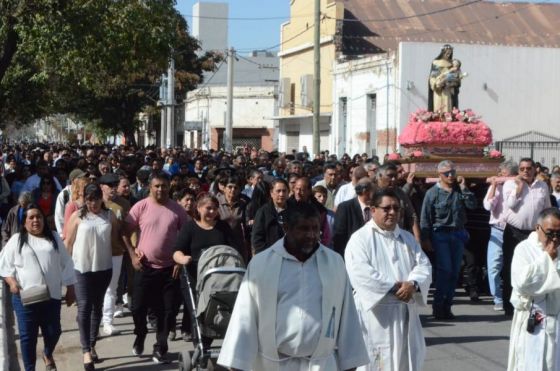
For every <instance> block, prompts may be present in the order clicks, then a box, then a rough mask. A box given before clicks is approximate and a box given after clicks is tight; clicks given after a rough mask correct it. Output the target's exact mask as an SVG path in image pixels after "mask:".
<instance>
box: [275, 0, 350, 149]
mask: <svg viewBox="0 0 560 371" xmlns="http://www.w3.org/2000/svg"><path fill="white" fill-rule="evenodd" d="M313 11H314V2H313V1H310V0H292V1H291V4H290V21H288V22H286V23H284V24H282V26H281V37H280V42H281V49H280V53H279V54H278V56H279V57H280V85H279V90H278V105H279V115H278V116H277V117H275V118H277V119H278V130H279V132H278V149H279V150H280V151H282V152H291V151H292V150H296V151H302V150H303V149H304V147H306V149H307V150H308V151H309V152H312V148H311V146H312V142H313V140H312V123H313V68H314V63H313V61H314V59H313V55H314V54H313V35H314V16H313ZM343 12H344V6H343V3H342V2H337V1H335V0H321V14H322V19H321V24H320V28H321V120H320V130H321V133H320V134H321V149H328V147H329V138H330V134H331V115H332V111H333V108H332V81H333V80H332V76H333V73H332V72H333V71H332V65H333V61H334V59H335V56H336V47H335V44H336V43H335V41H336V40H335V39H336V33H337V22H336V19H337V18H342V16H343Z"/></svg>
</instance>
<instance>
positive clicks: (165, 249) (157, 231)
mask: <svg viewBox="0 0 560 371" xmlns="http://www.w3.org/2000/svg"><path fill="white" fill-rule="evenodd" d="M189 219H190V217H189V216H188V215H187V212H186V211H185V209H183V208H182V207H181V205H179V204H178V203H177V202H175V201H173V200H168V201H167V203H166V204H165V205H162V204H159V203H157V202H156V201H155V200H153V199H152V197H147V198H145V199H143V200H141V201H138V202H137V203H136V204H135V205H134V206H133V207H132V209H130V212H129V213H128V215H127V217H126V224H127V229H128V231H129V232H134V231H138V246H137V247H136V248H137V249H138V250H139V251H141V252H142V253H144V265H146V266H148V267H151V268H156V269H161V268H167V267H170V266H172V265H174V264H175V262H174V261H173V252H174V250H173V248H174V246H175V241H176V240H177V234H178V233H179V230H180V229H181V227H182V226H183V225H184V224H186V223H187V221H189Z"/></svg>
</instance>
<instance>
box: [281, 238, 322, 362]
mask: <svg viewBox="0 0 560 371" xmlns="http://www.w3.org/2000/svg"><path fill="white" fill-rule="evenodd" d="M281 254H282V257H283V260H282V268H281V269H280V278H279V281H278V282H279V283H280V284H279V285H278V304H277V307H276V308H277V310H276V344H277V345H278V352H279V353H280V354H284V355H287V356H293V357H309V356H311V355H312V354H313V352H314V351H315V349H316V348H317V343H318V342H319V336H320V334H321V323H322V316H321V303H322V300H321V297H322V292H323V291H322V284H321V279H320V278H319V268H318V267H317V257H316V255H315V254H313V256H311V257H310V258H309V259H307V260H306V261H305V262H300V261H299V260H297V259H296V258H295V257H294V256H293V255H290V254H289V253H288V252H287V251H286V249H284V248H283V249H282V250H281Z"/></svg>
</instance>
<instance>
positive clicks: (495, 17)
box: [342, 4, 539, 39]
mask: <svg viewBox="0 0 560 371" xmlns="http://www.w3.org/2000/svg"><path fill="white" fill-rule="evenodd" d="M535 6H536V7H538V6H539V5H538V4H528V5H526V6H522V7H519V8H517V9H513V10H512V11H510V12H506V13H503V14H499V15H492V16H489V17H486V18H482V19H479V20H476V21H472V22H466V23H461V24H456V25H453V26H452V27H448V28H437V29H430V30H422V31H418V32H414V33H401V34H398V33H397V34H394V35H375V34H374V35H343V36H342V37H343V38H345V39H354V38H355V39H358V38H360V39H361V38H363V37H368V38H374V39H384V38H386V39H395V38H402V37H414V36H419V35H424V34H429V33H433V32H442V31H455V30H457V29H459V28H462V27H470V26H474V25H477V24H480V23H483V22H488V21H497V20H500V19H501V18H504V17H507V16H510V15H512V14H516V13H518V12H520V11H521V10H524V9H527V8H530V7H535ZM389 28H391V27H385V28H380V29H374V30H372V31H373V32H375V31H379V30H382V29H389ZM508 36H510V37H511V36H516V35H511V34H509V35H508Z"/></svg>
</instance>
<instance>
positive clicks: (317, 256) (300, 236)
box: [218, 203, 369, 371]
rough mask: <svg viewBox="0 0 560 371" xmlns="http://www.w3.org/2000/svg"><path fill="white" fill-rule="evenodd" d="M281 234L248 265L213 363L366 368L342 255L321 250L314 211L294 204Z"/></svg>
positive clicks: (293, 370) (329, 370) (268, 370)
mask: <svg viewBox="0 0 560 371" xmlns="http://www.w3.org/2000/svg"><path fill="white" fill-rule="evenodd" d="M284 227H285V229H286V235H285V236H284V238H282V239H280V240H278V241H277V242H276V243H275V244H274V245H272V246H271V247H270V248H269V249H267V250H265V251H263V252H261V253H259V254H257V255H255V256H254V257H253V259H252V260H251V262H250V264H249V267H248V268H247V273H246V274H245V277H244V279H243V283H242V284H241V287H240V289H239V294H238V296H237V301H236V302H235V308H234V310H233V314H232V317H231V320H230V323H229V327H228V330H227V333H226V336H225V339H224V342H223V345H222V349H221V352H220V356H219V358H218V364H220V365H222V366H225V367H228V368H231V369H239V370H258V371H277V370H285V371H300V370H301V371H304V370H305V371H311V370H312V371H337V370H352V369H355V368H356V367H358V366H361V365H364V364H367V363H368V362H369V359H368V355H367V351H366V348H365V345H364V341H363V339H362V337H361V336H359V334H360V322H359V320H358V314H357V312H356V307H355V305H354V300H353V298H352V289H351V287H350V282H349V281H348V276H347V274H346V270H345V267H344V262H343V260H342V258H341V257H340V255H338V254H337V253H336V252H334V251H333V250H331V249H329V248H327V247H325V246H323V245H321V244H319V239H320V222H319V214H318V211H317V210H316V209H315V208H314V207H313V206H312V205H309V204H306V203H304V204H301V205H300V204H298V203H297V204H294V205H293V206H291V207H290V208H288V210H287V212H286V216H285V218H284Z"/></svg>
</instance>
